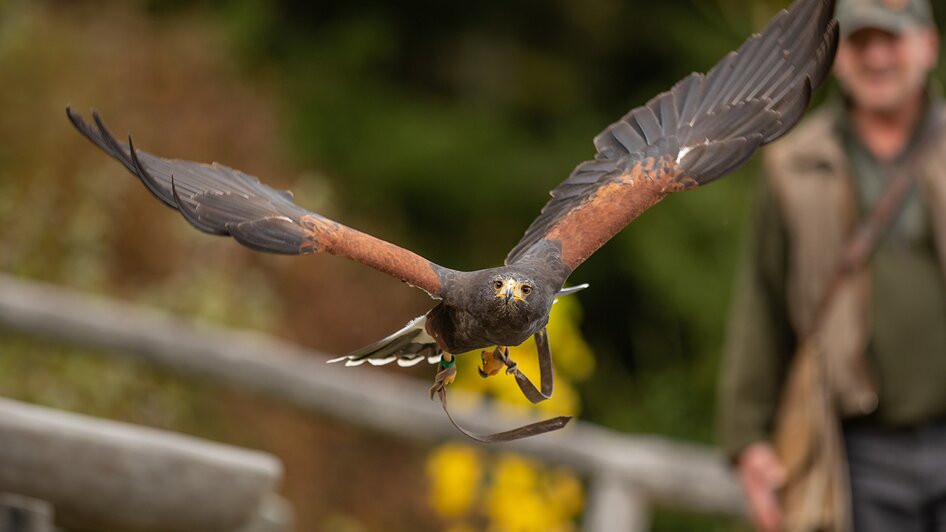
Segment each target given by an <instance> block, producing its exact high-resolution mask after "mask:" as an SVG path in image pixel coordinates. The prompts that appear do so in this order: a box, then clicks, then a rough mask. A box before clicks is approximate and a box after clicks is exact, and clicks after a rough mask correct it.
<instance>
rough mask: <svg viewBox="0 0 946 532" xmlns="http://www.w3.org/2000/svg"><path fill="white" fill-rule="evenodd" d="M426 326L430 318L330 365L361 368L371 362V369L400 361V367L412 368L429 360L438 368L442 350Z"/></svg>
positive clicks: (415, 322)
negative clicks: (340, 363) (339, 363)
mask: <svg viewBox="0 0 946 532" xmlns="http://www.w3.org/2000/svg"><path fill="white" fill-rule="evenodd" d="M426 325H427V316H426V315H425V316H420V317H419V318H415V319H413V320H411V322H410V323H408V324H407V325H406V326H405V327H404V328H403V329H401V330H399V331H397V332H395V333H394V334H392V335H390V336H388V337H387V338H384V339H382V340H379V341H377V342H375V343H373V344H370V345H367V346H365V347H362V348H361V349H356V350H355V351H352V352H351V353H348V354H347V355H345V356H340V357H338V358H333V359H331V360H329V361H328V363H329V364H331V363H335V362H343V361H344V362H345V365H346V366H360V365H362V364H364V363H365V362H368V363H369V364H371V365H372V366H383V365H385V364H390V363H391V362H394V361H397V364H398V366H401V367H410V366H414V365H416V364H419V363H420V362H423V361H424V360H425V359H426V360H427V362H429V363H431V364H436V363H438V362H440V348H439V347H438V346H437V341H436V340H434V339H433V337H431V336H430V335H429V334H427V329H426Z"/></svg>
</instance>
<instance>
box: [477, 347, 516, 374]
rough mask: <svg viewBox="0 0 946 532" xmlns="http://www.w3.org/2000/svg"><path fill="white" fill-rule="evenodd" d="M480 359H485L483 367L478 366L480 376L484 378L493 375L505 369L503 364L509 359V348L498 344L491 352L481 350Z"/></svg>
mask: <svg viewBox="0 0 946 532" xmlns="http://www.w3.org/2000/svg"><path fill="white" fill-rule="evenodd" d="M480 359H481V360H482V361H483V367H482V368H476V370H477V371H479V373H480V377H483V378H484V379H485V378H486V377H491V376H493V375H496V374H497V373H499V370H501V369H503V365H505V364H506V361H507V360H509V348H508V347H504V346H501V345H497V346H496V349H493V351H492V352H491V353H489V354H486V351H482V352H480Z"/></svg>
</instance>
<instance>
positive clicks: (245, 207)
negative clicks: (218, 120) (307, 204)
mask: <svg viewBox="0 0 946 532" xmlns="http://www.w3.org/2000/svg"><path fill="white" fill-rule="evenodd" d="M66 114H67V115H68V116H69V120H70V121H71V122H72V124H73V125H74V126H75V127H76V129H77V130H79V132H80V133H82V135H84V136H85V137H86V138H88V139H89V140H90V141H92V143H93V144H95V145H96V146H98V147H99V148H101V149H102V150H103V151H104V152H105V153H107V154H109V155H111V156H112V157H114V158H115V159H117V160H118V161H119V162H120V163H122V164H123V165H124V166H125V168H127V169H128V170H129V171H130V172H131V173H133V174H135V175H136V176H138V178H139V179H141V181H142V182H143V183H144V184H145V186H146V187H148V189H149V190H150V191H151V192H152V193H153V194H154V195H155V196H157V197H158V199H160V200H161V201H163V202H164V203H165V204H167V205H168V206H170V207H173V208H174V209H177V210H178V211H180V212H181V214H182V215H183V216H184V218H185V219H186V220H187V221H188V222H190V223H191V225H193V226H194V227H196V228H197V229H200V230H201V231H204V232H206V233H211V234H215V235H229V236H232V237H233V238H234V239H236V240H237V241H238V242H240V243H241V244H243V245H245V246H247V247H249V248H252V249H255V250H257V251H265V252H268V253H281V254H287V255H302V254H307V253H317V252H320V251H325V252H328V253H331V254H333V255H339V256H342V257H347V258H350V259H352V260H354V261H357V262H360V263H362V264H366V265H368V266H371V267H372V268H375V269H376V270H379V271H382V272H384V273H387V274H389V275H392V276H394V277H397V278H398V279H400V280H402V281H404V282H406V283H408V284H410V285H412V286H416V287H418V288H421V289H423V290H425V291H426V292H427V293H428V294H430V295H431V297H435V298H436V297H440V295H441V289H442V285H443V282H442V279H441V275H443V274H446V273H448V272H450V270H447V269H445V268H442V267H440V266H438V265H436V264H434V263H433V262H430V261H428V260H427V259H425V258H423V257H421V256H419V255H417V254H415V253H413V252H411V251H408V250H406V249H404V248H401V247H398V246H396V245H394V244H391V243H389V242H385V241H383V240H380V239H377V238H375V237H373V236H371V235H368V234H365V233H362V232H360V231H356V230H355V229H352V228H350V227H345V226H344V225H341V224H339V223H337V222H334V221H332V220H329V219H328V218H325V217H324V216H320V215H318V214H316V213H314V212H310V211H307V210H306V209H303V208H302V207H300V206H298V205H296V204H295V203H293V201H292V194H291V193H289V192H287V191H283V190H277V189H274V188H272V187H269V186H267V185H265V184H263V183H261V182H260V180H259V179H257V178H255V177H253V176H251V175H247V174H244V173H243V172H241V171H239V170H235V169H233V168H228V167H226V166H223V165H221V164H217V163H213V164H202V163H196V162H192V161H183V160H178V159H165V158H162V157H158V156H156V155H152V154H150V153H148V152H145V151H141V150H136V149H135V148H134V146H133V145H132V142H131V137H129V139H128V144H127V145H126V144H123V143H121V142H119V141H117V140H115V138H114V137H113V136H112V135H111V133H109V131H108V129H107V128H106V127H105V124H104V123H103V122H102V119H101V118H100V117H99V116H98V113H95V112H93V114H92V116H93V118H94V119H95V126H94V127H93V126H92V125H90V124H88V123H86V122H85V121H84V120H83V119H82V117H80V116H79V115H78V114H77V113H75V112H74V111H72V110H71V109H69V108H66Z"/></svg>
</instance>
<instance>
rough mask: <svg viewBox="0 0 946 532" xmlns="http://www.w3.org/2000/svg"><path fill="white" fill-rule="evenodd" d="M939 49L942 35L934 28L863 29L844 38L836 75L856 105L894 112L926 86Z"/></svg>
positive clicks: (872, 109)
mask: <svg viewBox="0 0 946 532" xmlns="http://www.w3.org/2000/svg"><path fill="white" fill-rule="evenodd" d="M938 52H939V38H938V36H937V34H936V31H935V30H933V29H932V28H926V27H914V28H910V29H907V30H904V31H903V32H902V33H899V34H895V33H890V32H888V31H884V30H880V29H873V28H867V29H862V30H858V31H856V32H854V33H852V34H851V35H849V36H848V37H847V38H845V39H843V40H842V41H841V43H840V45H839V47H838V55H837V60H836V61H835V63H834V74H835V76H836V77H837V78H838V81H839V82H840V83H841V87H842V88H843V89H844V92H845V93H846V94H847V95H848V96H849V97H850V98H851V100H852V101H853V103H854V105H855V106H857V107H860V108H861V109H865V110H869V111H877V112H893V111H896V110H898V109H899V108H901V107H902V106H903V105H905V104H907V103H909V102H911V101H912V100H913V98H915V97H916V95H917V94H919V93H920V91H922V90H923V89H924V88H925V87H926V80H927V76H928V74H929V72H930V70H932V69H933V67H934V66H935V65H936V62H937V59H938Z"/></svg>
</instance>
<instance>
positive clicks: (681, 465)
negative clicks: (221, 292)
mask: <svg viewBox="0 0 946 532" xmlns="http://www.w3.org/2000/svg"><path fill="white" fill-rule="evenodd" d="M0 326H5V327H9V328H14V329H17V330H20V331H24V332H28V333H31V334H35V335H39V336H43V337H46V338H51V339H55V340H58V341H63V342H68V343H71V344H76V345H81V346H84V347H91V348H96V349H102V350H105V351H108V352H112V353H116V354H119V355H121V356H128V355H135V356H138V357H141V358H144V359H146V360H148V361H150V362H152V363H154V364H157V365H160V366H163V367H166V368H169V369H172V370H174V371H179V372H181V373H186V374H189V375H196V376H200V377H204V378H208V379H213V380H216V381H218V382H223V383H227V384H229V385H232V386H237V387H240V388H242V389H246V390H251V391H254V392H257V393H261V394H265V395H267V396H270V397H274V398H278V399H280V400H283V401H286V402H288V403H291V404H293V405H296V406H298V407H301V408H304V409H308V410H311V411H314V412H318V413H321V414H325V415H329V416H332V417H334V418H337V419H339V420H341V421H343V422H345V423H353V424H357V425H361V426H366V427H370V428H372V429H375V430H382V431H385V432H388V433H391V434H394V435H397V436H399V437H402V438H405V439H413V440H417V439H420V440H425V441H439V440H444V439H452V438H457V437H458V434H457V433H456V432H455V430H454V429H453V428H452V427H451V426H450V425H449V424H448V423H447V422H446V419H445V418H444V415H443V412H442V411H441V410H440V409H439V406H438V405H437V404H436V403H434V402H431V401H429V400H428V398H427V387H428V384H427V383H424V382H418V381H417V380H416V379H411V378H406V377H399V376H396V375H392V374H391V373H389V372H385V373H382V372H380V371H371V370H370V369H369V368H359V369H358V370H352V369H351V368H345V367H344V366H340V365H328V364H325V360H326V358H327V355H325V354H322V353H318V352H314V351H312V350H308V349H303V348H301V347H299V346H296V345H292V344H289V343H287V342H284V341H281V340H278V339H275V338H272V337H269V336H266V335H263V334H259V333H256V332H249V331H240V330H230V329H223V328H219V327H212V326H207V325H203V324H197V323H194V322H192V321H187V320H183V319H180V318H176V317H173V316H170V315H168V314H166V313H163V312H158V311H155V310H150V309H143V308H140V307H136V306H133V305H128V304H125V303H119V302H115V301H111V300H106V299H103V298H100V297H93V296H89V295H87V294H82V293H78V292H74V291H69V290H65V289H62V288H58V287H54V286H50V285H45V284H41V283H36V282H31V281H26V280H23V279H20V278H15V277H11V276H7V275H2V274H0ZM452 395H453V397H452V403H453V404H454V405H455V408H456V409H457V417H458V418H459V420H460V422H461V423H463V424H465V425H467V426H469V427H470V428H472V429H474V430H479V431H495V430H500V429H502V428H508V426H511V425H513V424H515V423H517V422H522V421H524V420H514V419H510V418H509V416H508V415H503V416H501V417H502V422H501V424H502V427H501V426H499V425H500V423H499V422H496V421H494V420H495V419H496V416H495V415H492V416H491V415H489V414H490V411H489V408H490V407H489V406H484V405H481V404H480V403H478V402H476V401H474V400H472V398H470V397H466V398H464V397H463V394H462V392H461V391H460V390H453V391H452ZM465 399H467V400H465ZM467 404H480V406H475V407H470V408H467V409H461V408H462V406H463V405H467ZM504 446H505V448H506V449H509V450H514V451H517V452H522V453H527V454H530V455H532V456H535V457H537V458H540V459H541V460H544V461H547V462H549V463H555V464H564V465H567V466H569V467H571V468H574V469H575V470H577V471H579V472H580V473H582V474H583V475H585V476H586V477H587V478H588V479H589V480H590V482H591V487H592V489H591V490H590V493H589V498H588V501H587V509H586V512H585V516H586V517H585V523H584V529H585V530H588V531H593V532H604V531H608V532H612V531H642V530H647V529H648V527H649V521H650V516H649V514H650V508H651V507H652V506H653V505H660V506H664V507H670V508H677V509H684V510H689V511H696V512H706V513H716V514H724V515H743V513H744V507H743V502H742V497H741V492H740V489H739V487H738V485H737V483H736V481H735V479H734V477H733V476H732V473H731V471H730V470H729V468H728V467H727V465H726V464H725V461H724V459H723V457H722V456H721V455H720V454H719V453H717V452H716V451H714V450H711V449H708V448H705V447H703V446H699V445H694V444H689V443H683V442H678V441H672V440H669V439H666V438H661V437H655V436H639V435H628V434H623V433H619V432H616V431H613V430H609V429H606V428H603V427H600V426H596V425H594V424H591V423H587V422H583V421H581V420H578V421H574V422H572V426H570V427H569V428H566V429H565V430H563V431H561V432H560V433H553V434H548V435H543V436H540V437H535V438H529V439H525V440H520V441H518V442H514V443H510V444H504ZM0 467H2V464H0Z"/></svg>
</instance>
